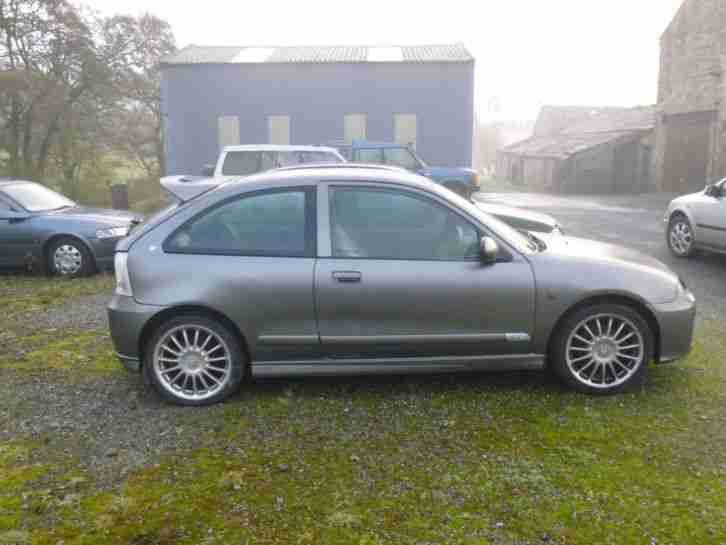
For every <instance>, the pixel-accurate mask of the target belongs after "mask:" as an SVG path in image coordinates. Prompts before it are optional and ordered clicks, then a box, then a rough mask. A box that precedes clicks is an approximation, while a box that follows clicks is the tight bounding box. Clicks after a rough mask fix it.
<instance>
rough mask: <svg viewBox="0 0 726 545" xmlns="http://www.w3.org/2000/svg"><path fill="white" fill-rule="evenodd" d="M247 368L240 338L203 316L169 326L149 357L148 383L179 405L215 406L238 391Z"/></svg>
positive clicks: (153, 342) (184, 318)
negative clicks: (244, 370) (244, 369)
mask: <svg viewBox="0 0 726 545" xmlns="http://www.w3.org/2000/svg"><path fill="white" fill-rule="evenodd" d="M244 365H245V361H244V356H243V353H242V348H241V346H240V343H239V340H238V339H237V336H236V335H235V334H234V333H233V332H232V331H230V330H229V328H228V327H226V326H225V325H223V324H222V323H220V322H219V321H217V320H212V319H210V318H207V317H204V316H194V315H185V316H179V317H177V318H173V319H171V320H168V321H166V322H164V323H163V324H162V325H161V326H160V327H159V328H158V329H157V331H156V332H155V333H154V335H153V336H152V338H151V339H150V341H149V342H148V343H147V347H146V351H145V354H144V375H145V378H146V380H147V382H149V383H150V384H151V385H152V386H153V387H154V389H155V390H156V391H157V392H158V393H159V394H160V395H161V396H162V397H163V398H164V399H166V400H167V401H170V402H172V403H175V404H177V405H191V406H199V405H211V404H213V403H217V402H220V401H222V400H224V399H226V398H228V397H229V396H231V395H232V394H234V393H235V392H236V391H237V390H238V389H239V386H240V383H241V382H242V374H243V373H242V371H243V368H244Z"/></svg>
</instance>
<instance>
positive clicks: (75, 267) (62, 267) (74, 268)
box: [53, 244, 83, 276]
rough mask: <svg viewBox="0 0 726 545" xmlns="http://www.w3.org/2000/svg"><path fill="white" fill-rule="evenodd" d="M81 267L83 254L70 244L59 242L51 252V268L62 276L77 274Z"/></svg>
mask: <svg viewBox="0 0 726 545" xmlns="http://www.w3.org/2000/svg"><path fill="white" fill-rule="evenodd" d="M82 268H83V254H82V253H81V251H80V250H79V249H78V248H77V247H75V246H73V245H72V244H61V245H60V246H58V247H57V248H56V249H55V252H53V269H54V270H55V272H56V273H58V274H60V275H62V276H72V275H74V274H78V273H79V272H80V271H81V269H82Z"/></svg>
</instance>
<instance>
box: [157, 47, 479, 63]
mask: <svg viewBox="0 0 726 545" xmlns="http://www.w3.org/2000/svg"><path fill="white" fill-rule="evenodd" d="M381 50H386V59H382V58H381V55H380V53H381ZM473 60H474V57H472V55H471V53H469V51H468V50H467V49H466V47H465V46H464V45H463V44H443V45H403V46H398V45H395V46H366V45H359V46H349V45H346V46H282V47H275V46H268V47H242V46H237V47H232V46H222V47H218V46H200V45H189V46H187V47H185V48H184V49H181V50H180V51H178V52H176V53H174V54H173V55H170V56H168V57H166V58H165V59H164V60H163V61H162V63H163V64H166V65H170V64H257V63H292V64H298V63H303V64H304V63H349V62H415V63H427V62H471V61H473Z"/></svg>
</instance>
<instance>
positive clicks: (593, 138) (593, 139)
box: [501, 131, 633, 159]
mask: <svg viewBox="0 0 726 545" xmlns="http://www.w3.org/2000/svg"><path fill="white" fill-rule="evenodd" d="M632 134H633V133H632V132H630V131H624V132H608V133H592V134H572V135H565V134H557V135H552V136H533V137H532V138H528V139H527V140H522V141H521V142H517V143H515V144H512V145H511V146H507V147H506V148H503V149H502V150H501V151H502V152H504V153H511V154H513V155H522V156H526V157H541V158H551V159H567V158H568V157H571V156H572V155H575V154H577V153H580V152H582V151H586V150H588V149H591V148H594V147H597V146H601V145H603V144H607V143H608V142H612V141H614V140H617V139H619V138H623V137H625V136H629V135H632Z"/></svg>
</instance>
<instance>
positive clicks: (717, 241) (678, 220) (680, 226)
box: [664, 180, 726, 257]
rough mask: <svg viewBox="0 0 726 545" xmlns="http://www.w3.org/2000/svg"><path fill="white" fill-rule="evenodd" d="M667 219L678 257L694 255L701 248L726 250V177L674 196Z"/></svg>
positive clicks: (718, 250)
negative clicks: (677, 196) (689, 193)
mask: <svg viewBox="0 0 726 545" xmlns="http://www.w3.org/2000/svg"><path fill="white" fill-rule="evenodd" d="M664 221H665V224H666V233H667V239H668V247H669V248H670V250H671V252H673V254H675V255H676V256H678V257H690V256H692V255H693V253H694V252H695V251H696V250H699V249H701V250H708V251H712V252H719V253H726V180H721V181H720V182H718V183H715V184H713V185H709V186H707V187H706V189H704V190H703V191H701V192H699V193H694V194H692V195H685V196H683V197H679V198H677V199H674V200H673V201H672V202H671V203H670V205H669V206H668V210H666V214H665V217H664Z"/></svg>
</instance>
